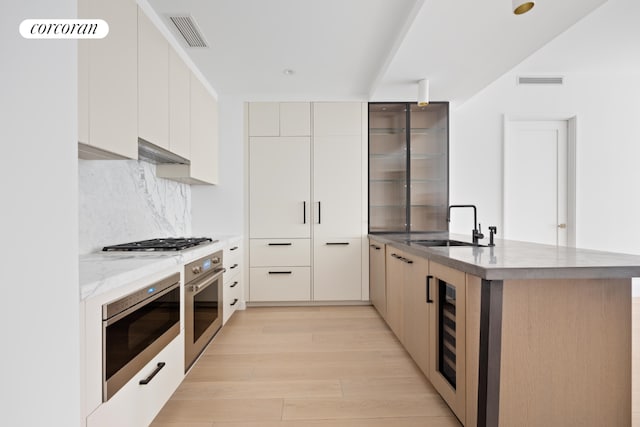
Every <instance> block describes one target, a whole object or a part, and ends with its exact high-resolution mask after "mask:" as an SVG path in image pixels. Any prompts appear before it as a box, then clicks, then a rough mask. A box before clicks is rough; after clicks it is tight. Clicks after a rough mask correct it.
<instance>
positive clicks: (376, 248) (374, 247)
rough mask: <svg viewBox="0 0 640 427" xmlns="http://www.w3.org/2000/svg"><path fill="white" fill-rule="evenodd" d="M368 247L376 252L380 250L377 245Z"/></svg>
mask: <svg viewBox="0 0 640 427" xmlns="http://www.w3.org/2000/svg"><path fill="white" fill-rule="evenodd" d="M369 246H371V247H372V248H373V249H375V250H376V251H379V250H380V246H377V245H369Z"/></svg>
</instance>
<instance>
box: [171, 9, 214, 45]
mask: <svg viewBox="0 0 640 427" xmlns="http://www.w3.org/2000/svg"><path fill="white" fill-rule="evenodd" d="M169 19H170V20H171V22H173V25H175V26H176V28H177V29H178V31H179V32H180V34H182V37H184V40H185V41H186V42H187V44H188V45H189V46H190V47H208V45H207V41H206V40H205V39H204V36H203V35H202V34H201V33H200V29H199V28H198V25H197V24H196V22H195V21H194V20H193V18H192V17H191V16H189V15H182V16H169Z"/></svg>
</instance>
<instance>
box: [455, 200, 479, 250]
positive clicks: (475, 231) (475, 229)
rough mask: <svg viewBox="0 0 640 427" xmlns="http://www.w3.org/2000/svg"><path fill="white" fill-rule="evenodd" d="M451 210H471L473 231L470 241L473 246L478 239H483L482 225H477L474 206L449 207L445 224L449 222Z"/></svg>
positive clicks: (476, 210)
mask: <svg viewBox="0 0 640 427" xmlns="http://www.w3.org/2000/svg"><path fill="white" fill-rule="evenodd" d="M451 208H473V231H472V232H471V240H472V241H473V244H474V245H477V244H478V240H479V239H484V234H482V225H481V224H478V209H477V208H476V205H451V206H449V210H448V211H447V222H451Z"/></svg>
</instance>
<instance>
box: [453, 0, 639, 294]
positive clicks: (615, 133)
mask: <svg viewBox="0 0 640 427" xmlns="http://www.w3.org/2000/svg"><path fill="white" fill-rule="evenodd" d="M638 22H640V2H638V1H637V0H609V1H608V2H607V3H605V4H604V5H603V6H602V7H601V8H599V9H597V10H596V11H595V12H594V13H592V14H591V15H589V16H587V17H586V18H585V19H583V20H582V21H580V22H579V23H577V24H576V25H575V26H573V27H572V28H570V29H569V30H567V31H566V32H565V33H564V34H562V35H560V36H559V37H558V38H556V39H555V40H553V41H552V42H550V43H549V44H548V45H546V46H545V47H543V48H542V49H540V50H539V51H538V52H536V53H535V54H533V55H532V56H530V57H529V58H528V59H527V60H525V61H524V62H522V63H521V64H520V65H518V66H517V67H515V68H514V69H513V70H512V71H510V72H508V73H507V74H506V75H504V76H503V77H501V78H500V79H498V80H497V81H495V82H494V83H492V84H491V85H490V86H488V87H487V88H485V89H484V90H483V91H481V92H480V93H478V94H477V95H476V96H474V97H473V98H472V99H471V100H469V101H468V102H466V103H465V104H463V105H462V106H460V107H459V108H457V109H455V110H454V111H453V112H452V138H451V190H450V191H451V201H452V203H454V202H457V203H461V202H470V203H473V202H476V203H477V204H478V208H479V214H480V216H481V219H484V221H483V222H484V223H486V224H489V223H497V224H498V227H499V229H500V228H501V225H502V224H501V223H500V218H501V215H502V144H503V135H502V133H503V131H502V127H503V115H505V114H506V115H514V116H523V117H532V118H534V117H544V118H547V117H554V116H557V117H569V116H574V115H575V116H577V176H576V180H577V200H576V205H577V206H576V209H577V218H576V233H577V237H576V244H577V246H578V247H583V248H592V249H602V250H608V251H614V252H626V253H635V254H640V244H639V242H640V221H639V220H638V218H640V197H639V195H640V179H638V165H639V163H638V161H639V159H640V126H639V125H638V123H639V122H640V102H639V101H638V100H640V51H639V50H638V49H639V46H640V25H638ZM518 75H562V76H565V82H566V84H565V85H564V86H563V87H524V86H517V85H516V76H518ZM452 230H453V231H460V232H465V233H466V232H467V231H468V225H467V224H466V223H452ZM639 291H640V289H639ZM634 293H635V292H634Z"/></svg>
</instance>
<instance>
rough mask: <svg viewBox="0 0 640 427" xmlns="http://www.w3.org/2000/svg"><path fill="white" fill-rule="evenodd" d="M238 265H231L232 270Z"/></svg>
mask: <svg viewBox="0 0 640 427" xmlns="http://www.w3.org/2000/svg"><path fill="white" fill-rule="evenodd" d="M237 266H238V264H233V265H232V266H231V267H229V268H230V269H231V270H233V269H234V268H236V267H237Z"/></svg>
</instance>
